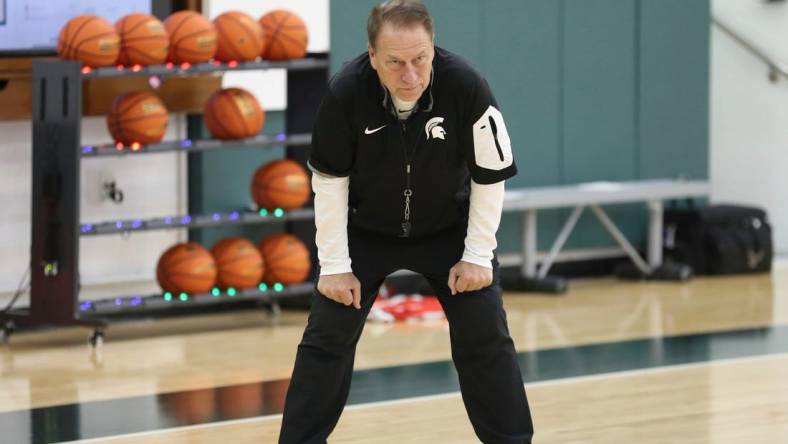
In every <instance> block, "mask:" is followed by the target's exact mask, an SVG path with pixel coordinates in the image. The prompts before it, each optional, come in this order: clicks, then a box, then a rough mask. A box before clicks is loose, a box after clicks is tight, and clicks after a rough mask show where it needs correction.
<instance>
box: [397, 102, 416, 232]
mask: <svg viewBox="0 0 788 444" xmlns="http://www.w3.org/2000/svg"><path fill="white" fill-rule="evenodd" d="M414 112H415V111H414ZM412 116H413V115H412V114H411V117H412ZM398 123H399V124H400V130H399V134H400V139H401V140H402V153H403V155H404V157H405V190H404V191H403V192H402V196H403V197H404V198H405V199H404V200H405V208H404V214H403V216H404V217H403V219H402V224H401V225H400V226H401V227H402V232H401V233H400V235H399V237H409V236H410V227H411V225H410V200H411V198H412V197H413V189H412V188H411V183H410V175H411V173H412V172H413V157H414V156H415V155H416V150H417V149H418V147H419V144H420V143H421V136H420V135H419V136H417V137H416V143H415V144H413V150H412V151H411V153H410V155H408V144H407V141H406V139H405V132H406V131H407V126H408V124H407V120H400V121H398Z"/></svg>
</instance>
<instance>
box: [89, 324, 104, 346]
mask: <svg viewBox="0 0 788 444" xmlns="http://www.w3.org/2000/svg"><path fill="white" fill-rule="evenodd" d="M88 343H89V344H90V346H91V347H93V348H98V347H101V346H102V345H103V344H104V330H101V329H99V328H97V329H95V330H93V334H92V335H90V338H88Z"/></svg>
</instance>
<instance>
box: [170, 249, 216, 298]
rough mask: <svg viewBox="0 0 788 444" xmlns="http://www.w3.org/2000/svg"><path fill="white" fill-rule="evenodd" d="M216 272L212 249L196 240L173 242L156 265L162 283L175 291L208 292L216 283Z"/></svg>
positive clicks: (171, 290)
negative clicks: (207, 248)
mask: <svg viewBox="0 0 788 444" xmlns="http://www.w3.org/2000/svg"><path fill="white" fill-rule="evenodd" d="M216 274H217V271H216V262H215V261H214V260H213V256H211V252H210V251H208V250H206V249H205V248H204V247H203V246H202V245H200V244H198V243H196V242H184V243H180V244H176V245H173V246H172V247H170V248H169V249H167V251H165V252H164V253H163V254H162V255H161V257H160V258H159V262H158V264H157V265H156V279H157V280H158V282H159V286H160V287H161V288H162V290H164V291H169V292H172V293H181V292H184V293H189V294H194V293H207V292H209V291H211V288H213V286H214V284H215V283H216Z"/></svg>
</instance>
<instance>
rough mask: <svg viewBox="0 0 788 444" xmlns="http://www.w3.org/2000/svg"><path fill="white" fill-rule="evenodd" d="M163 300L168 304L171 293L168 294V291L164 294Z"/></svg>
mask: <svg viewBox="0 0 788 444" xmlns="http://www.w3.org/2000/svg"><path fill="white" fill-rule="evenodd" d="M164 300H165V301H167V302H170V301H171V300H172V293H170V292H169V291H168V292H166V293H164Z"/></svg>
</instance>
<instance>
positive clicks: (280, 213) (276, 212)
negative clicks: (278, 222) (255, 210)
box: [274, 208, 285, 217]
mask: <svg viewBox="0 0 788 444" xmlns="http://www.w3.org/2000/svg"><path fill="white" fill-rule="evenodd" d="M284 214H285V210H283V209H281V208H277V209H275V210H274V217H282V216H284Z"/></svg>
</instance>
